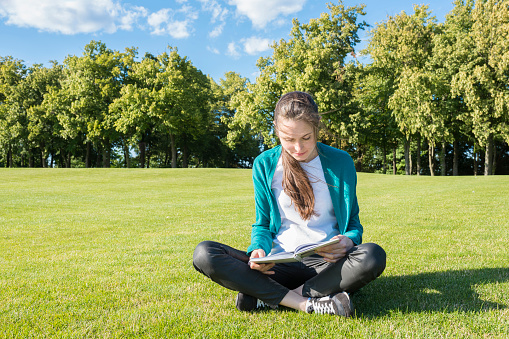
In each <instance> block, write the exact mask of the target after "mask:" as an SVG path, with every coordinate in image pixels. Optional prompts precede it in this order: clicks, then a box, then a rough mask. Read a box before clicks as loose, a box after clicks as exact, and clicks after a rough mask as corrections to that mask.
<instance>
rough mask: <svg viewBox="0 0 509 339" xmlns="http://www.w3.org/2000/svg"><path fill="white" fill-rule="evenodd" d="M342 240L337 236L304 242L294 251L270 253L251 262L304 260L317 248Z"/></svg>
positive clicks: (266, 262) (265, 262)
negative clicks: (321, 240) (308, 242)
mask: <svg viewBox="0 0 509 339" xmlns="http://www.w3.org/2000/svg"><path fill="white" fill-rule="evenodd" d="M340 240H341V239H340V238H335V239H331V240H328V241H323V242H317V243H313V244H304V245H300V246H297V248H296V249H295V251H293V252H281V253H276V254H272V255H268V256H266V257H262V258H251V259H250V260H249V262H254V263H257V264H269V263H282V262H295V261H302V258H305V257H309V256H310V255H313V254H315V250H316V249H319V248H322V247H325V246H329V245H331V244H335V243H338V242H339V241H340Z"/></svg>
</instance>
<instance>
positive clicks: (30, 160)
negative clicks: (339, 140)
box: [28, 150, 34, 168]
mask: <svg viewBox="0 0 509 339" xmlns="http://www.w3.org/2000/svg"><path fill="white" fill-rule="evenodd" d="M28 167H30V168H33V167H34V151H33V150H30V154H29V155H28Z"/></svg>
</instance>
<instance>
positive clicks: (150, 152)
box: [145, 141, 152, 168]
mask: <svg viewBox="0 0 509 339" xmlns="http://www.w3.org/2000/svg"><path fill="white" fill-rule="evenodd" d="M147 146H148V147H147V150H146V151H145V162H146V163H147V168H150V157H151V155H152V145H151V144H150V141H149V142H147Z"/></svg>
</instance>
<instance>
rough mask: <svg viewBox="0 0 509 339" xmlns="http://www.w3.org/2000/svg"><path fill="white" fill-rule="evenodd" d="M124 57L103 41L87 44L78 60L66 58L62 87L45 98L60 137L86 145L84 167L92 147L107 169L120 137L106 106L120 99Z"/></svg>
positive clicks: (89, 161)
mask: <svg viewBox="0 0 509 339" xmlns="http://www.w3.org/2000/svg"><path fill="white" fill-rule="evenodd" d="M134 53H135V51H134V50H132V49H128V50H127V51H126V53H125V54H127V55H131V56H132V57H133V54H134ZM125 54H121V53H118V52H114V51H112V50H110V49H108V48H107V47H106V45H105V44H104V43H102V42H97V41H92V42H90V43H89V44H88V45H86V46H85V48H84V53H83V55H82V56H81V57H77V56H68V57H67V58H66V59H65V61H64V74H65V77H64V80H63V82H62V88H61V89H60V90H53V91H51V92H50V93H49V95H48V103H47V106H48V107H49V108H50V109H52V110H53V111H55V112H57V117H58V119H59V122H60V124H61V125H62V136H63V137H64V138H66V139H68V140H69V139H71V140H74V139H83V142H85V143H86V145H87V147H86V158H85V165H86V167H90V166H91V158H90V157H91V145H93V146H94V147H95V149H96V150H97V152H98V153H99V152H100V151H102V164H103V167H109V166H110V152H111V147H112V144H113V143H114V142H115V141H116V140H117V138H118V137H119V136H118V132H117V131H116V130H115V128H114V125H113V121H112V119H110V118H109V105H110V104H111V103H112V102H113V100H114V99H115V98H117V97H119V96H120V89H121V86H122V85H123V83H122V82H123V80H124V78H123V76H124V75H125V71H124V65H123V64H122V61H123V58H125Z"/></svg>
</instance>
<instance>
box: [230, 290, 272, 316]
mask: <svg viewBox="0 0 509 339" xmlns="http://www.w3.org/2000/svg"><path fill="white" fill-rule="evenodd" d="M235 305H236V306H237V309H238V310H239V311H254V310H261V309H266V308H271V309H275V308H277V306H271V305H269V304H266V303H264V302H263V301H261V300H260V299H257V298H255V297H252V296H250V295H248V294H244V293H241V292H239V293H238V294H237V297H236V298H235Z"/></svg>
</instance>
